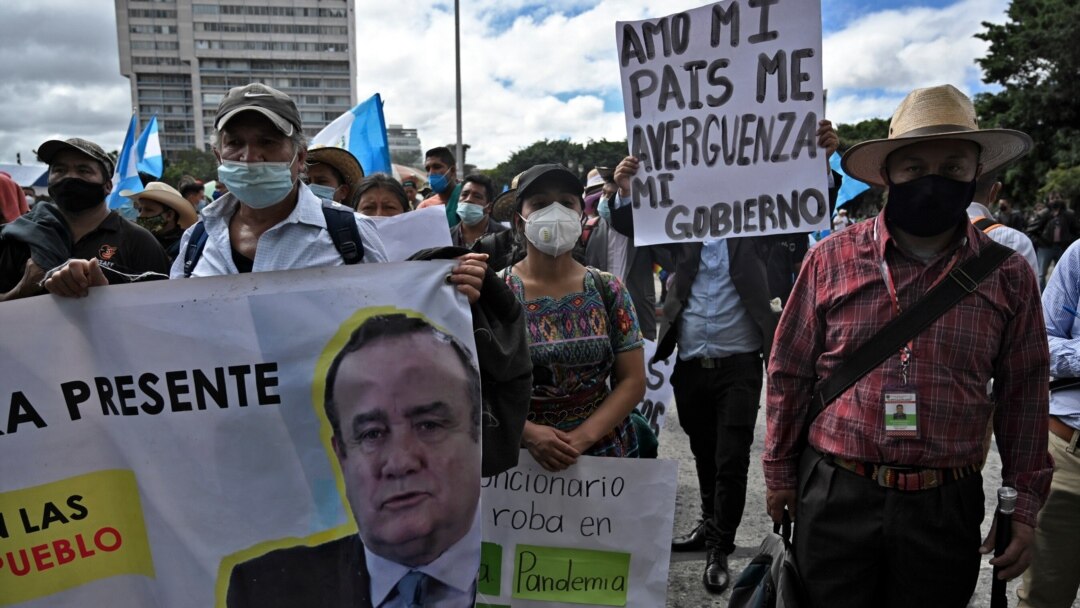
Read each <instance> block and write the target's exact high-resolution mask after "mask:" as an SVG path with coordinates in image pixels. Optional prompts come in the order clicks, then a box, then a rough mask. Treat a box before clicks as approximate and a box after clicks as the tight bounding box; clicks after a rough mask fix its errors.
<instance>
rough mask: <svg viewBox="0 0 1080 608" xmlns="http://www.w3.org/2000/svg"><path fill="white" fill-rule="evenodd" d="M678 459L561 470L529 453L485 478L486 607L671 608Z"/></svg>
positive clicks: (482, 599)
mask: <svg viewBox="0 0 1080 608" xmlns="http://www.w3.org/2000/svg"><path fill="white" fill-rule="evenodd" d="M677 481H678V463H677V462H675V461H669V460H651V459H637V458H600V457H594V456H582V457H580V458H578V461H577V463H575V464H574V465H573V466H571V467H570V468H569V469H567V470H565V471H561V472H559V473H551V472H548V471H545V470H544V469H543V468H542V467H541V466H540V465H538V464H536V461H535V460H533V458H532V456H531V455H529V453H528V451H527V450H522V452H521V457H520V460H519V464H518V466H517V467H516V468H514V469H511V470H509V471H507V472H505V473H500V474H499V475H496V476H494V477H488V478H485V479H484V480H483V483H482V484H481V485H482V487H483V494H482V495H481V505H482V506H481V514H482V517H483V522H484V545H483V550H482V551H483V554H482V558H481V564H480V578H479V581H478V583H477V590H478V597H477V605H478V606H488V607H491V608H504V607H508V606H511V605H512V606H513V607H514V608H555V607H557V606H580V605H588V606H626V607H628V608H656V607H657V606H663V605H664V604H665V598H666V596H667V577H668V563H669V561H670V557H671V529H672V526H673V524H674V517H675V490H676V485H677Z"/></svg>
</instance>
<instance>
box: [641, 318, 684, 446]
mask: <svg viewBox="0 0 1080 608" xmlns="http://www.w3.org/2000/svg"><path fill="white" fill-rule="evenodd" d="M655 354H656V342H654V341H652V340H645V398H644V399H642V400H641V403H639V404H638V406H637V411H638V413H639V414H641V415H642V416H644V417H645V419H646V420H648V421H649V426H650V427H652V430H653V432H654V433H656V436H657V437H659V436H660V431H661V430H663V428H664V418H665V416H667V410H668V408H669V407H671V400H672V399H673V398H674V397H675V389H674V388H672V387H671V372H672V371H674V369H675V359H676V358H678V356H679V351H677V350H676V351H675V352H673V353H671V356H670V357H668V358H667V360H661V361H657V362H656V363H651V361H652V358H653V355H655Z"/></svg>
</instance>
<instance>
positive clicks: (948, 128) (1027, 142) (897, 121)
mask: <svg viewBox="0 0 1080 608" xmlns="http://www.w3.org/2000/svg"><path fill="white" fill-rule="evenodd" d="M934 139H960V140H964V141H971V142H975V143H976V144H978V145H979V149H980V152H979V164H981V165H982V172H983V173H984V174H985V173H989V172H991V171H993V170H995V169H998V168H1000V167H1002V166H1004V165H1006V164H1008V163H1009V162H1011V161H1013V160H1015V159H1017V158H1020V157H1021V156H1023V155H1024V154H1027V152H1028V150H1030V149H1031V138H1030V137H1028V136H1027V134H1025V133H1021V132H1020V131H1013V130H1011V129H979V122H978V119H977V118H976V117H975V106H973V105H972V103H971V100H970V99H969V98H968V97H967V95H964V94H963V93H961V92H960V91H958V90H957V89H956V88H955V87H953V86H952V85H947V84H946V85H941V86H936V87H929V88H926V89H915V90H914V91H912V92H911V93H909V94H908V96H907V97H905V98H904V100H903V101H902V102H900V106H899V107H898V108H896V112H894V113H893V116H892V121H891V122H890V123H889V137H888V139H873V140H870V141H864V142H862V143H860V144H857V145H855V146H852V147H851V149H850V150H848V151H847V152H846V153H845V154H844V157H843V159H842V160H841V164H842V166H843V167H844V171H845V172H846V173H847V174H848V175H850V176H851V177H853V178H855V179H857V180H860V181H864V182H866V183H869V184H874V185H877V186H884V185H885V182H884V181H883V180H882V178H881V172H882V169H883V168H884V167H885V160H886V159H887V158H888V157H889V154H891V153H892V152H894V151H896V150H899V149H900V148H903V147H904V146H909V145H911V144H914V143H918V142H921V141H928V140H934Z"/></svg>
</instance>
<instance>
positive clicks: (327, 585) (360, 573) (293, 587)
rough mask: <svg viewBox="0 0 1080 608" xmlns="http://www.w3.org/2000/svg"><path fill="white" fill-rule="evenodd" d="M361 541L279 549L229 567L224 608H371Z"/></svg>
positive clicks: (353, 537)
mask: <svg viewBox="0 0 1080 608" xmlns="http://www.w3.org/2000/svg"><path fill="white" fill-rule="evenodd" d="M369 587H370V578H369V575H368V571H367V564H366V563H365V559H364V545H363V543H362V542H361V541H360V537H359V536H358V535H356V534H350V535H349V536H346V537H344V538H339V539H337V540H333V541H330V542H328V543H324V544H321V545H319V546H317V547H290V548H288V549H279V550H277V551H272V552H270V553H267V554H266V555H263V556H260V557H257V558H255V559H253V560H250V561H247V562H244V563H241V564H239V565H237V566H236V567H235V568H233V571H232V576H230V577H229V594H228V599H227V600H226V605H227V606H228V607H229V608H248V607H251V608H256V607H257V608H297V607H300V606H349V607H350V608H372V604H371V593H370V591H369Z"/></svg>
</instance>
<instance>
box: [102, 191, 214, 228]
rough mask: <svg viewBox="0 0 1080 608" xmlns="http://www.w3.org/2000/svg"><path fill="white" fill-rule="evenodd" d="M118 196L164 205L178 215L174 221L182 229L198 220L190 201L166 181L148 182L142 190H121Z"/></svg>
mask: <svg viewBox="0 0 1080 608" xmlns="http://www.w3.org/2000/svg"><path fill="white" fill-rule="evenodd" d="M120 196H122V197H124V198H130V199H145V200H150V201H154V202H155V203H161V204H162V205H165V206H166V207H168V208H169V209H172V210H173V211H175V212H176V214H177V216H179V218H180V219H178V220H177V222H176V223H177V224H180V228H181V229H183V230H187V229H188V228H189V227H190V226H191V225H192V224H194V223H195V222H197V221H199V216H198V214H196V213H195V208H194V207H192V206H191V203H190V202H189V201H188V200H187V199H186V198H184V197H182V196H180V193H179V192H177V191H176V188H173V187H172V186H170V185H169V184H166V183H162V182H150V183H149V184H146V187H145V189H143V191H142V192H135V191H134V190H121V191H120Z"/></svg>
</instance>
